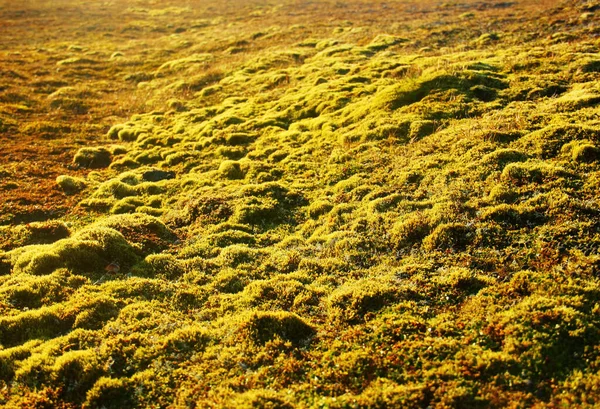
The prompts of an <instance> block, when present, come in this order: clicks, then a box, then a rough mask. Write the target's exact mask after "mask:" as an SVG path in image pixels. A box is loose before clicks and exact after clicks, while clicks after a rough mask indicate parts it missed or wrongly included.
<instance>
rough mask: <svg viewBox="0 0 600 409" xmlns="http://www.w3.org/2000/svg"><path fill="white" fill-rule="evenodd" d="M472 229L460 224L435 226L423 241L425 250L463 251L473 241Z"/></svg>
mask: <svg viewBox="0 0 600 409" xmlns="http://www.w3.org/2000/svg"><path fill="white" fill-rule="evenodd" d="M473 234H474V231H473V228H472V227H469V226H466V225H464V224H462V223H447V224H440V225H439V226H437V227H436V228H435V229H434V230H433V231H432V232H431V234H430V235H429V236H427V237H426V238H425V239H424V240H423V248H424V249H425V250H430V251H431V250H436V249H437V250H465V249H466V247H467V246H468V245H469V244H470V243H471V241H472V240H473Z"/></svg>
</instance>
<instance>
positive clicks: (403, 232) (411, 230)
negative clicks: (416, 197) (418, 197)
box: [391, 212, 432, 250]
mask: <svg viewBox="0 0 600 409" xmlns="http://www.w3.org/2000/svg"><path fill="white" fill-rule="evenodd" d="M431 229H432V227H431V223H430V221H429V219H428V217H427V216H425V215H424V214H423V213H419V212H417V213H411V214H410V215H408V216H406V217H405V218H403V219H402V220H401V221H399V222H397V223H395V224H394V226H393V227H392V231H391V238H392V246H393V247H394V248H395V249H397V250H401V249H405V248H407V247H411V246H413V245H415V244H420V243H421V241H422V240H423V239H424V238H425V237H426V236H427V235H428V234H429V233H430V232H431Z"/></svg>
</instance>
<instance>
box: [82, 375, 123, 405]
mask: <svg viewBox="0 0 600 409" xmlns="http://www.w3.org/2000/svg"><path fill="white" fill-rule="evenodd" d="M134 397H135V385H134V384H133V383H132V382H131V381H130V380H129V378H112V377H100V378H98V380H97V381H96V382H95V383H94V385H93V387H92V388H90V390H89V391H88V392H87V394H86V400H85V407H88V408H90V409H100V408H107V409H120V408H124V407H131V406H133V405H134V404H135V398H134Z"/></svg>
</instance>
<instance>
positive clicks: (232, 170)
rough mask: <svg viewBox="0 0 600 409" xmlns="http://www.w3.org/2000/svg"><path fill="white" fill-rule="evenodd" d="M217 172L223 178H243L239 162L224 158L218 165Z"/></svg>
mask: <svg viewBox="0 0 600 409" xmlns="http://www.w3.org/2000/svg"><path fill="white" fill-rule="evenodd" d="M219 174H220V175H221V176H222V177H224V178H225V179H243V178H244V177H245V175H244V172H243V171H242V168H241V166H240V163H239V162H236V161H233V160H225V161H223V162H221V164H220V165H219Z"/></svg>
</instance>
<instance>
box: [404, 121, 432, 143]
mask: <svg viewBox="0 0 600 409" xmlns="http://www.w3.org/2000/svg"><path fill="white" fill-rule="evenodd" d="M437 128H438V125H437V124H436V123H435V122H434V121H414V122H411V124H410V131H409V133H408V136H409V138H410V140H411V141H413V142H414V141H417V140H419V139H421V138H423V137H425V136H428V135H431V134H432V133H434V132H435V131H436V130H437Z"/></svg>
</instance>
